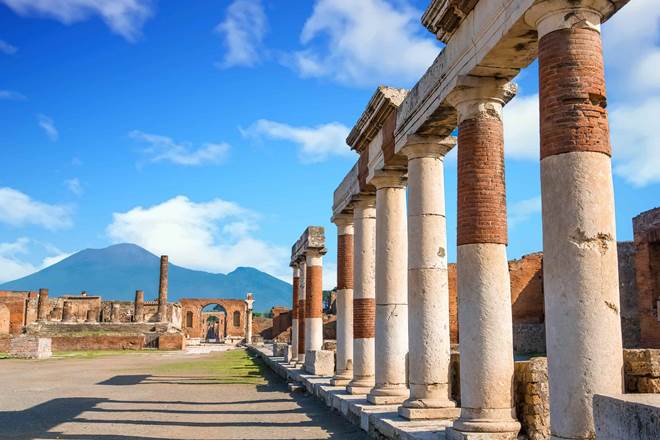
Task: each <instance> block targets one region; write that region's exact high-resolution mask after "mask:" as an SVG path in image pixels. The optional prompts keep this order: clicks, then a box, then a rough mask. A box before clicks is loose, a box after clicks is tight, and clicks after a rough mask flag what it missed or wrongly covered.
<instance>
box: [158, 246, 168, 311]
mask: <svg viewBox="0 0 660 440" xmlns="http://www.w3.org/2000/svg"><path fill="white" fill-rule="evenodd" d="M167 263H168V258H167V255H163V256H161V257H160V282H159V283H158V321H160V322H163V321H166V320H167V286H168V279H167V277H168V274H167V269H168V264H167Z"/></svg>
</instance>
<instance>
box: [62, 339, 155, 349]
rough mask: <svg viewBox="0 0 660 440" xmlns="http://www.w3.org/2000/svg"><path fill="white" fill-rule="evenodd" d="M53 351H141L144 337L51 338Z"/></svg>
mask: <svg viewBox="0 0 660 440" xmlns="http://www.w3.org/2000/svg"><path fill="white" fill-rule="evenodd" d="M51 339H52V349H53V351H78V350H142V349H143V348H144V344H145V337H144V335H125V336H123V335H122V336H120V335H93V336H53V337H52V338H51Z"/></svg>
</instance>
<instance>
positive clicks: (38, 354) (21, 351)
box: [9, 335, 53, 359]
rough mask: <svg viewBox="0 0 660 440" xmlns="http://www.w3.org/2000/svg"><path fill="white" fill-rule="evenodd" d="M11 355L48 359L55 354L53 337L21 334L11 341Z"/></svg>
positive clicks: (22, 357)
mask: <svg viewBox="0 0 660 440" xmlns="http://www.w3.org/2000/svg"><path fill="white" fill-rule="evenodd" d="M9 355H10V356H11V357H15V358H20V359H48V358H49V357H51V356H52V355H53V353H52V351H51V339H50V338H40V337H37V336H28V335H20V336H16V337H14V338H12V339H11V340H10V341H9Z"/></svg>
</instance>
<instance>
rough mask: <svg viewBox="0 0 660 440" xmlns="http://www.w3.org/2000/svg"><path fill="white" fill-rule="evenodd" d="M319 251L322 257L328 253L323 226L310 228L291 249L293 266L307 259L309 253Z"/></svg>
mask: <svg viewBox="0 0 660 440" xmlns="http://www.w3.org/2000/svg"><path fill="white" fill-rule="evenodd" d="M310 250H314V251H317V252H318V253H319V254H320V255H324V254H325V253H326V252H327V249H326V248H325V230H324V228H323V226H308V227H307V229H305V232H303V234H302V235H301V236H300V238H299V239H298V240H297V241H296V242H295V244H294V245H293V246H292V247H291V264H292V265H294V263H296V262H298V261H301V260H303V259H304V258H305V254H307V252H308V251H310Z"/></svg>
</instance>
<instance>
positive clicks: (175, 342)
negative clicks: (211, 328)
mask: <svg viewBox="0 0 660 440" xmlns="http://www.w3.org/2000/svg"><path fill="white" fill-rule="evenodd" d="M184 348H186V338H185V337H184V336H183V334H181V333H163V334H162V335H159V336H158V349H159V350H183V349H184Z"/></svg>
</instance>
